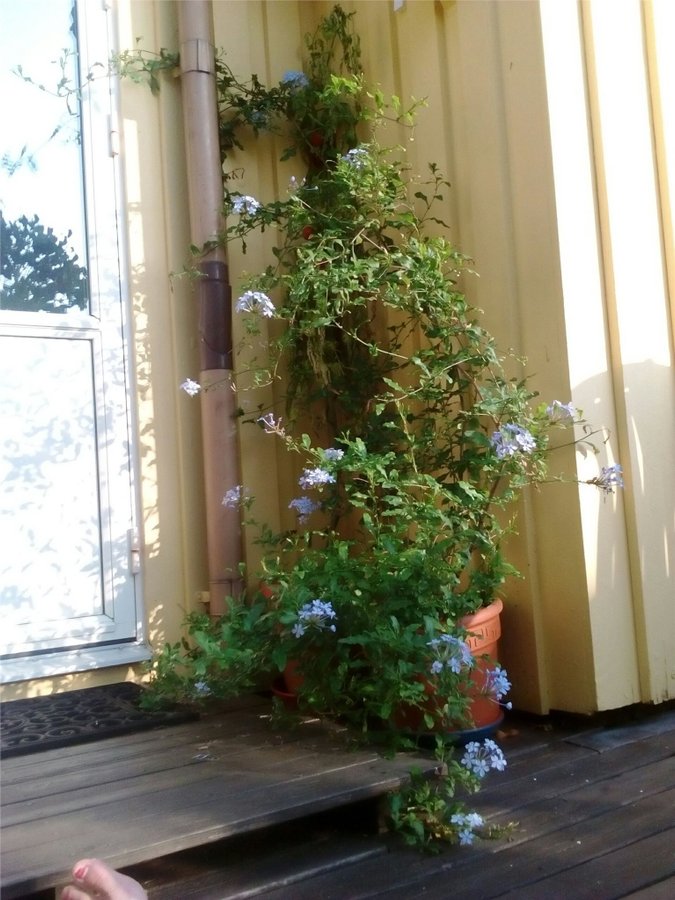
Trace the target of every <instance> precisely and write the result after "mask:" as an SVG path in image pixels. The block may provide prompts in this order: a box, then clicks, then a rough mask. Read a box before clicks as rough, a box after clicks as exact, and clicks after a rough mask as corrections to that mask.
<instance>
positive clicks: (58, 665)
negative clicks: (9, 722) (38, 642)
mask: <svg viewBox="0 0 675 900" xmlns="http://www.w3.org/2000/svg"><path fill="white" fill-rule="evenodd" d="M151 656H152V651H151V650H150V647H149V646H148V645H147V644H139V643H128V644H115V645H114V646H113V645H110V646H106V647H85V648H77V649H75V650H61V651H59V652H56V653H41V654H36V655H33V656H20V657H16V658H15V659H3V660H2V661H0V684H12V683H13V682H16V681H32V680H33V679H34V678H50V677H52V676H56V675H70V674H73V673H75V672H90V671H92V670H94V669H104V668H109V667H111V666H124V665H131V664H133V663H139V662H145V661H146V660H148V659H150V658H151Z"/></svg>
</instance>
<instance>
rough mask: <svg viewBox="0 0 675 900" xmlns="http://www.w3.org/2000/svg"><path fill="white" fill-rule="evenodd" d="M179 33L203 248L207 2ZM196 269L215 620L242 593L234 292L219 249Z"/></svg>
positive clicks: (215, 164) (210, 149)
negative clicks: (231, 495) (230, 501)
mask: <svg viewBox="0 0 675 900" xmlns="http://www.w3.org/2000/svg"><path fill="white" fill-rule="evenodd" d="M178 28H179V41H180V73H181V87H182V97H183V121H184V130H185V148H186V157H187V173H188V202H189V210H190V230H191V240H192V243H193V244H194V245H196V246H197V247H202V246H204V244H205V243H206V242H207V241H208V240H210V239H212V238H213V237H214V236H215V235H216V234H218V232H219V231H220V229H221V227H222V214H221V210H222V204H223V182H222V168H221V161H220V148H219V143H218V112H217V110H218V106H217V99H216V79H215V47H214V41H213V13H212V8H211V2H210V0H181V2H179V3H178ZM200 269H201V272H202V275H201V278H200V279H199V280H198V282H197V287H196V299H197V304H198V309H199V347H200V369H201V372H200V379H199V380H200V384H201V385H202V388H203V390H202V393H201V412H202V434H203V444H204V488H205V492H206V530H207V544H208V551H207V552H208V567H209V611H210V613H211V615H213V616H218V615H222V613H223V612H225V610H226V608H227V602H226V598H227V597H229V596H237V595H238V594H239V593H240V592H241V589H242V582H241V576H240V573H239V566H240V563H241V560H242V539H241V522H240V516H239V511H238V510H237V509H227V508H226V507H224V506H223V505H222V499H223V495H224V494H225V492H226V491H227V490H229V489H230V488H232V487H234V486H236V485H238V484H239V483H240V481H241V478H240V466H239V445H238V439H237V421H236V408H237V404H236V395H235V391H234V382H233V379H232V365H233V364H232V302H231V301H232V289H231V287H230V284H229V276H228V269H227V258H226V254H225V250H224V248H222V247H218V248H216V249H214V250H212V251H210V252H209V253H207V254H206V255H205V256H204V257H203V260H202V263H201V264H200Z"/></svg>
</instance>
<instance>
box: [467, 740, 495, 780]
mask: <svg viewBox="0 0 675 900" xmlns="http://www.w3.org/2000/svg"><path fill="white" fill-rule="evenodd" d="M461 763H462V765H463V766H464V767H465V768H467V769H468V770H469V771H470V772H471V773H472V774H473V775H476V776H477V777H478V778H483V777H484V776H485V775H487V773H488V772H489V771H490V769H496V770H497V771H498V772H503V771H504V769H505V768H506V759H505V757H504V754H503V753H502V751H501V750H500V748H499V747H498V746H497V744H495V742H494V741H492V740H490V739H489V738H488V739H487V740H485V741H483V743H482V744H480V743H479V742H478V741H470V742H469V743H468V744H467V745H466V747H465V748H464V756H463V757H462V759H461Z"/></svg>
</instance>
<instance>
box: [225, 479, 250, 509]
mask: <svg viewBox="0 0 675 900" xmlns="http://www.w3.org/2000/svg"><path fill="white" fill-rule="evenodd" d="M246 499H248V498H247V493H246V489H245V488H244V486H243V485H241V484H238V485H236V487H233V488H230V489H229V490H228V491H226V492H225V496H224V497H223V501H222V503H223V506H225V507H227V509H238V508H239V507H240V506H241V504H242V503H243V502H244V501H245V500H246Z"/></svg>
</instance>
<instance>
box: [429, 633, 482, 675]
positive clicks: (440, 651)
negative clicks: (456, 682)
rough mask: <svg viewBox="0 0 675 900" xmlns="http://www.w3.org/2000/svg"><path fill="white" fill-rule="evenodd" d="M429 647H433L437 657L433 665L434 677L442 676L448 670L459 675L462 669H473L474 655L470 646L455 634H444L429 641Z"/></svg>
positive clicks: (432, 672)
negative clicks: (444, 670)
mask: <svg viewBox="0 0 675 900" xmlns="http://www.w3.org/2000/svg"><path fill="white" fill-rule="evenodd" d="M427 646H429V647H432V648H433V651H434V653H435V655H436V659H434V661H433V662H432V664H431V674H432V675H440V673H441V672H442V671H443V669H446V668H447V669H450V671H451V672H454V673H455V675H459V673H460V672H461V671H462V669H468V668H471V666H472V665H473V654H472V653H471V650H469V646H468V644H467V643H466V641H463V640H462V639H461V638H458V637H455V635H453V634H442V635H441V636H440V637H437V638H434V639H433V640H431V641H428V642H427Z"/></svg>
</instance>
